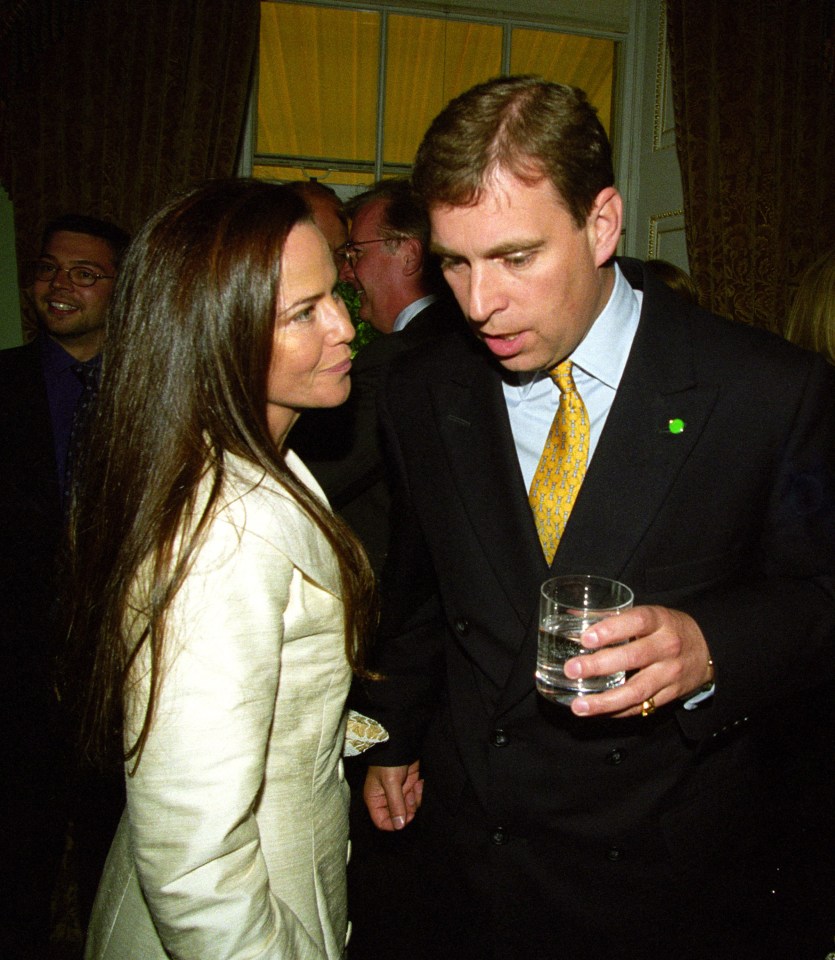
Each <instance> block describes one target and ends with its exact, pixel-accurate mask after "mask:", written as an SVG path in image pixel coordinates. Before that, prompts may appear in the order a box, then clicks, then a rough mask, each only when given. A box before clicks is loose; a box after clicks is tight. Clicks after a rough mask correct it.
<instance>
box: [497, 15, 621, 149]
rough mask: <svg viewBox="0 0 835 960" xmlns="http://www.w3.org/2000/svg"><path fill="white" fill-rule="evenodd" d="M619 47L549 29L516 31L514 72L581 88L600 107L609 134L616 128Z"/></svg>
mask: <svg viewBox="0 0 835 960" xmlns="http://www.w3.org/2000/svg"><path fill="white" fill-rule="evenodd" d="M614 63H615V44H614V42H613V41H612V40H599V39H594V38H592V37H575V36H569V35H568V34H564V33H553V32H550V31H546V30H523V29H521V28H519V29H514V30H513V33H512V34H511V47H510V72H511V73H536V74H538V75H539V76H541V77H544V78H545V79H546V80H553V81H555V82H556V83H567V84H570V85H571V86H572V87H581V88H582V89H583V90H585V91H586V94H587V95H588V98H589V100H590V101H591V102H592V103H593V104H594V105H595V107H597V113H598V116H599V117H600V122H601V123H602V124H603V126H604V128H605V130H606V132H607V133H611V125H612V88H613V78H614Z"/></svg>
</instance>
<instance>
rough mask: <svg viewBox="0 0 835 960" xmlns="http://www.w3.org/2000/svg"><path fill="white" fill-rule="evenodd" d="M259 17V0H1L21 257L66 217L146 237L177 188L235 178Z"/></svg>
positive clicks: (5, 108) (2, 155) (3, 176)
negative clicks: (106, 222)
mask: <svg viewBox="0 0 835 960" xmlns="http://www.w3.org/2000/svg"><path fill="white" fill-rule="evenodd" d="M258 22H259V5H258V0H235V2H234V3H230V2H228V0H142V2H138V0H17V2H14V0H11V2H10V0H2V5H0V180H2V183H3V186H4V187H5V189H6V191H7V192H8V194H9V196H10V197H11V199H12V201H13V203H14V211H15V232H16V243H17V253H18V260H19V261H23V260H25V259H28V258H30V257H31V256H32V255H33V254H34V253H36V252H37V246H38V239H39V235H40V231H41V229H42V227H43V225H44V223H45V222H46V221H47V220H48V219H50V218H51V217H53V216H56V215H58V214H61V213H66V212H74V213H86V214H90V215H93V216H101V217H106V218H108V219H111V220H114V221H115V222H116V223H118V224H119V225H120V226H122V227H124V228H125V229H127V230H130V231H133V230H135V229H136V228H137V227H138V226H139V225H140V224H141V223H142V221H143V220H144V219H145V217H147V216H148V215H149V214H150V213H151V212H152V211H153V210H154V209H156V208H157V207H158V206H159V205H160V204H161V203H163V202H164V201H165V200H166V199H167V198H168V197H170V196H171V195H172V194H174V193H175V192H177V191H178V190H180V189H183V188H184V187H186V186H188V185H189V184H191V183H193V182H195V181H199V180H202V179H206V178H209V177H217V176H231V175H233V174H234V173H235V169H236V162H237V155H238V150H239V146H240V142H241V136H242V131H243V127H244V119H245V113H246V105H247V95H248V90H249V83H250V79H251V75H252V69H253V64H254V57H255V51H256V49H257V43H258ZM24 315H25V312H24Z"/></svg>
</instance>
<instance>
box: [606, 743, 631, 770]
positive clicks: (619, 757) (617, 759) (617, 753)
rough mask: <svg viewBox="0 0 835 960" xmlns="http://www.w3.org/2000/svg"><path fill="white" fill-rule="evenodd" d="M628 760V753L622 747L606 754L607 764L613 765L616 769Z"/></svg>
mask: <svg viewBox="0 0 835 960" xmlns="http://www.w3.org/2000/svg"><path fill="white" fill-rule="evenodd" d="M625 759H626V751H625V750H624V749H622V748H621V747H615V748H614V750H610V751H609V752H608V753H607V754H606V763H611V764H612V766H613V767H616V766H617V765H618V764H619V763H623V761H624V760H625Z"/></svg>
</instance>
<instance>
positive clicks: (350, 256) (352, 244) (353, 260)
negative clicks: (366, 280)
mask: <svg viewBox="0 0 835 960" xmlns="http://www.w3.org/2000/svg"><path fill="white" fill-rule="evenodd" d="M372 243H397V239H396V238H392V237H379V238H378V239H377V240H349V241H348V242H347V243H343V244H342V246H341V247H337V248H336V250H335V251H334V253H336V255H337V256H338V257H339V258H340V259H341V260H344V261H345V263H347V264H348V265H349V266H350V267H355V266H356V265H357V260H359V258H360V257H361V256H362V248H363V247H367V246H368V245H369V244H372Z"/></svg>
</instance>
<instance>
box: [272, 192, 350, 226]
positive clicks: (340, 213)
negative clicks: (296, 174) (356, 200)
mask: <svg viewBox="0 0 835 960" xmlns="http://www.w3.org/2000/svg"><path fill="white" fill-rule="evenodd" d="M286 186H287V188H288V189H290V190H292V191H293V193H296V194H298V195H299V196H300V197H301V198H302V200H304V202H305V203H307V204H308V205H310V201H311V200H324V201H326V202H327V203H330V204H331V205H332V206H333V209H334V213H335V214H336V216H337V217H338V218H339V220H340V222H341V223H343V224H344V225H345V227H346V228H347V226H348V217H347V214H346V213H345V205H344V204H343V202H342V198H341V197H340V196H339V194H338V193H337V192H336V190H334V189H333V187H329V186H328V185H327V184H325V183H322V182H321V181H319V180H291V181H290V182H289V183H287V184H286Z"/></svg>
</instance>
